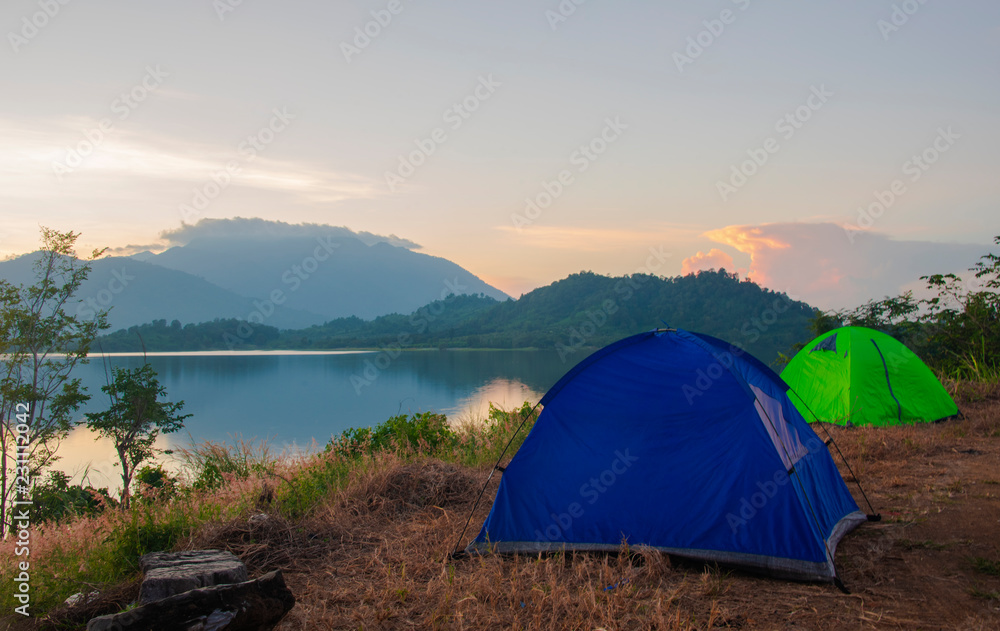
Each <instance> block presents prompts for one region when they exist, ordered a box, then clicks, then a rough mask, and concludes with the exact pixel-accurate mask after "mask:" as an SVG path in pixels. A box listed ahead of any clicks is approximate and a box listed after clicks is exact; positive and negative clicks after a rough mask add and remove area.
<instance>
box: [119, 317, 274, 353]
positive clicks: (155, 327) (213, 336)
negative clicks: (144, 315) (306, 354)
mask: <svg viewBox="0 0 1000 631" xmlns="http://www.w3.org/2000/svg"><path fill="white" fill-rule="evenodd" d="M241 327H246V323H245V322H244V321H242V320H237V319H235V318H230V319H220V318H216V319H215V320H212V321H211V322H203V323H201V324H185V325H181V323H180V321H179V320H173V321H172V322H170V324H167V321H166V320H153V321H152V322H150V323H149V324H142V325H138V326H131V327H129V328H127V329H118V330H117V331H115V332H114V333H109V334H108V335H105V336H104V337H102V338H101V339H100V345H101V349H102V350H104V351H105V352H108V353H118V352H127V351H140V350H144V349H143V345H144V346H145V350H148V351H150V352H159V351H198V350H213V349H226V348H228V346H227V342H226V340H231V339H233V338H234V337H235V338H236V339H239V340H241V341H242V343H241V344H240V345H239V347H238V350H251V349H258V348H267V347H269V346H271V345H272V343H273V342H274V341H275V340H277V339H278V329H276V328H275V327H273V326H268V325H266V324H259V323H255V324H253V326H251V327H249V328H247V329H246V330H247V331H248V333H249V334H248V335H247V336H246V337H241V336H240V335H238V334H237V335H235V336H234V333H238V332H240V331H243V330H244V329H243V328H241ZM140 340H141V342H140Z"/></svg>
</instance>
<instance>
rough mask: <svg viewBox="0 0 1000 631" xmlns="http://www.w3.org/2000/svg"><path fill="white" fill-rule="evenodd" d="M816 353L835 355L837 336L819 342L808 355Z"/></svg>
mask: <svg viewBox="0 0 1000 631" xmlns="http://www.w3.org/2000/svg"><path fill="white" fill-rule="evenodd" d="M816 351H833V352H834V353H836V352H837V336H836V335H831V336H830V337H828V338H826V339H825V340H823V341H822V342H820V343H819V344H817V345H816V346H814V347H813V349H812V350H811V351H809V352H810V353H815V352H816Z"/></svg>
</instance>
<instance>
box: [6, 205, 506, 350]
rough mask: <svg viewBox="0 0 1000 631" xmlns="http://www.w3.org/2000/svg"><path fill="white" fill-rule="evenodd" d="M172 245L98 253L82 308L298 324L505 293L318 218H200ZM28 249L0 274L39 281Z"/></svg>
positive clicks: (400, 244) (447, 265)
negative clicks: (312, 220) (129, 252)
mask: <svg viewBox="0 0 1000 631" xmlns="http://www.w3.org/2000/svg"><path fill="white" fill-rule="evenodd" d="M164 236H165V238H167V239H168V240H170V241H171V242H172V243H174V244H175V245H174V247H171V248H169V249H168V250H166V251H164V252H162V253H160V254H153V253H151V252H149V251H145V252H141V253H139V254H135V255H133V256H131V257H105V258H102V259H98V260H97V261H94V262H93V266H92V270H91V273H90V277H89V279H88V280H87V282H86V283H85V284H84V285H83V287H81V289H80V291H79V293H78V294H77V296H76V297H77V298H79V299H81V300H82V301H83V303H82V304H81V305H80V306H79V310H78V314H79V315H81V316H84V317H92V316H93V314H94V313H96V310H97V309H110V314H109V321H110V322H111V324H112V330H114V329H118V328H127V327H131V326H136V325H139V324H142V323H146V322H152V321H153V320H161V319H165V320H167V321H168V322H169V321H172V320H179V321H180V322H186V323H192V322H208V321H211V320H215V319H230V318H235V319H240V320H249V321H251V322H253V323H254V324H262V325H266V326H273V327H277V328H279V329H299V328H303V327H307V326H310V325H315V324H320V323H323V322H326V321H328V320H331V319H336V318H342V317H351V316H354V317H360V318H365V319H371V318H375V317H378V316H381V315H385V314H389V313H410V312H412V311H414V310H416V309H418V308H419V307H421V306H423V305H426V304H428V303H430V302H432V301H434V300H439V299H442V298H446V297H447V296H448V295H450V294H477V295H478V294H483V295H485V296H490V297H492V298H494V299H497V300H506V299H507V298H508V296H507V295H506V294H504V293H503V292H502V291H500V290H498V289H496V288H495V287H492V286H490V285H488V284H486V283H485V282H483V281H482V280H480V279H479V278H478V277H476V276H475V275H474V274H472V273H471V272H469V271H467V270H465V269H463V268H462V267H460V266H458V265H456V264H455V263H452V262H451V261H448V260H446V259H443V258H439V257H434V256H428V255H426V254H422V253H419V252H414V251H413V248H418V247H419V246H418V245H417V244H415V243H413V242H412V241H407V240H406V239H401V238H399V237H396V236H393V235H390V236H388V237H384V236H380V235H374V234H371V233H367V232H353V231H351V230H349V229H347V228H340V227H335V226H322V225H315V224H298V225H292V224H287V223H283V222H276V221H264V220H262V219H203V220H201V221H200V222H198V223H197V224H196V225H193V226H187V225H186V226H183V227H181V228H180V229H178V230H174V231H170V232H167V233H164ZM36 256H37V254H35V255H25V256H22V257H18V258H16V259H13V260H9V261H3V262H0V278H3V279H7V280H9V281H12V282H15V283H22V284H29V283H33V282H34V273H33V270H32V262H33V261H34V260H36Z"/></svg>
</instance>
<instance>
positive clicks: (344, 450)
mask: <svg viewBox="0 0 1000 631" xmlns="http://www.w3.org/2000/svg"><path fill="white" fill-rule="evenodd" d="M454 443H455V432H453V431H452V430H451V428H450V427H449V426H448V419H447V418H446V417H445V415H444V414H435V413H433V412H424V413H423V414H413V415H412V416H407V415H406V414H401V415H399V416H393V417H392V418H390V419H389V420H387V421H385V422H383V423H380V424H378V425H376V426H375V427H362V428H360V429H348V430H347V431H345V432H343V433H342V434H341V435H340V438H339V439H334V440H332V441H330V443H329V444H328V445H327V447H326V449H327V451H334V452H337V453H340V454H343V455H347V456H353V455H357V454H362V453H372V452H375V451H382V450H389V449H394V450H399V449H413V450H416V449H420V451H425V452H430V453H433V452H435V451H437V450H438V449H440V448H442V447H448V446H451V445H453V444H454Z"/></svg>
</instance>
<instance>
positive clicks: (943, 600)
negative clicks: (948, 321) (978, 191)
mask: <svg viewBox="0 0 1000 631" xmlns="http://www.w3.org/2000/svg"><path fill="white" fill-rule="evenodd" d="M961 405H962V408H963V410H964V411H965V413H966V418H965V419H964V420H953V421H948V422H945V423H940V424H935V425H928V426H919V427H897V428H886V429H873V428H853V429H848V428H840V427H830V428H828V431H829V433H830V434H831V435H832V436H833V437H834V438H835V439H836V442H837V444H838V445H839V447H840V449H841V450H842V451H843V453H844V455H845V456H846V458H847V459H848V461H849V462H850V463H851V465H852V467H853V469H854V472H855V473H856V474H857V475H858V477H859V478H860V480H861V482H862V484H863V485H864V487H865V490H866V491H867V493H868V496H869V497H870V498H871V500H872V502H873V504H874V505H875V508H876V509H877V510H879V511H880V512H881V513H882V514H883V517H884V520H883V521H882V522H880V523H873V524H866V525H862V526H861V527H860V528H859V529H858V530H856V531H854V532H853V533H851V534H850V535H848V536H847V537H846V538H845V539H844V540H843V542H842V543H841V546H840V548H839V549H838V552H837V562H838V566H839V568H840V571H841V576H842V578H843V579H844V580H845V582H846V583H847V585H848V586H849V587H850V588H851V590H852V592H853V593H852V594H850V595H847V594H842V593H841V592H839V591H837V590H836V589H835V588H834V587H832V586H830V585H825V584H821V585H816V584H802V583H791V582H786V581H779V580H773V579H768V578H763V577H759V576H754V575H750V574H745V573H741V572H733V571H728V570H725V569H719V568H717V567H714V566H711V567H708V566H704V565H700V564H692V563H685V562H679V561H676V560H674V561H673V562H672V560H671V559H670V558H668V557H666V556H664V555H662V554H660V553H658V552H656V551H653V550H649V549H642V548H635V549H631V550H625V549H623V550H622V551H621V553H619V554H604V555H601V554H568V555H561V554H555V555H550V556H545V557H526V556H485V557H480V556H473V557H466V558H460V559H452V558H450V557H449V552H450V551H451V550H452V548H453V547H454V545H455V543H456V540H457V538H458V536H459V533H460V532H461V530H462V528H463V526H464V525H465V521H466V518H467V516H468V513H469V511H470V510H471V508H472V504H473V502H474V500H475V497H476V496H477V495H478V493H479V490H480V488H481V486H482V484H483V483H484V482H485V480H486V478H487V476H488V474H489V470H488V468H485V467H466V466H461V465H456V464H451V463H448V462H443V461H441V460H437V459H433V458H427V457H421V456H419V455H417V456H414V455H413V454H397V453H381V454H377V455H375V456H370V457H367V458H366V459H364V460H363V461H361V462H357V463H356V464H355V465H353V466H352V467H351V468H350V469H348V470H345V471H346V472H345V473H344V474H343V476H342V478H339V479H341V483H339V484H338V485H337V486H335V487H330V488H325V487H324V488H323V489H320V490H315V489H313V490H310V491H309V493H311V495H309V497H310V498H311V499H310V501H309V503H308V505H307V506H305V507H297V508H296V510H295V511H293V512H292V513H290V512H289V511H288V510H287V506H288V505H287V501H288V498H289V497H291V495H290V494H293V493H295V492H296V491H299V492H302V493H305V490H304V487H302V488H298V487H296V485H297V484H299V485H305V484H307V483H309V484H312V482H310V481H313V480H316V479H318V476H319V475H320V473H322V472H323V471H332V470H338V471H339V469H337V468H338V467H342V466H343V464H344V462H343V461H341V460H338V458H337V457H335V456H332V455H329V454H320V455H318V456H316V458H314V459H313V460H312V461H310V462H308V463H304V462H299V463H297V464H295V465H294V466H290V467H289V468H287V469H280V470H276V471H275V472H274V474H273V475H267V476H258V477H251V478H248V479H245V480H242V481H239V482H238V483H234V484H232V485H227V486H226V487H223V488H220V489H219V490H217V491H214V492H213V493H214V495H205V496H204V499H203V501H205V502H215V501H224V502H227V503H229V504H230V505H233V506H238V507H239V508H238V510H237V511H236V512H235V513H232V514H230V515H229V516H228V517H226V518H224V519H218V520H209V521H207V522H205V523H203V524H202V525H201V526H199V527H198V528H196V530H195V531H194V532H193V533H192V534H191V536H189V537H187V538H184V539H183V540H180V541H178V543H177V547H178V548H183V549H197V548H221V549H228V550H230V551H232V552H233V553H235V554H236V555H238V556H239V557H240V558H242V559H243V560H244V561H245V562H246V563H247V566H248V569H249V571H250V573H251V575H253V576H259V575H260V574H263V573H265V572H267V571H269V570H271V569H275V568H281V569H282V570H284V572H285V576H286V580H287V582H288V584H289V586H290V587H291V589H292V591H293V592H294V594H295V596H296V599H297V605H296V607H295V608H294V609H293V610H292V611H291V612H290V613H289V615H288V616H287V617H286V619H285V620H284V621H283V622H282V623H281V625H280V626H279V629H282V630H286V631H291V630H303V631H304V630H312V629H710V628H738V629H775V628H782V629H842V628H863V629H864V628H891V629H900V628H903V629H969V630H977V629H996V628H1000V603H998V601H997V600H996V599H995V598H992V597H990V596H991V595H994V594H996V593H997V592H998V590H1000V577H996V576H994V575H992V574H990V573H989V572H984V571H982V567H986V565H985V564H984V563H982V562H980V563H979V564H978V565H976V564H975V563H973V562H972V561H970V559H987V560H990V561H991V562H993V560H995V559H998V558H1000V547H998V542H997V540H996V534H997V527H996V524H997V521H998V520H1000V497H998V496H1000V490H998V488H1000V487H998V485H997V480H998V473H997V471H1000V389H997V388H993V389H992V390H989V389H986V390H983V391H980V392H977V393H975V396H974V397H972V398H971V399H964V400H962V402H961ZM818 433H819V435H820V436H821V437H825V434H824V432H823V431H819V432H818ZM834 454H835V456H834V458H835V460H838V464H842V463H840V462H839V457H838V456H837V455H836V452H834ZM842 471H843V472H844V474H845V479H847V480H848V485H849V486H850V487H852V491H856V490H857V487H856V486H855V485H854V482H853V478H851V476H849V475H848V474H847V470H846V469H843V468H842ZM496 484H497V480H496V478H494V479H493V481H492V482H491V484H490V488H489V489H488V490H487V493H486V496H485V498H484V501H483V503H482V505H481V506H480V507H479V508H478V510H477V511H476V514H475V515H474V516H473V519H472V526H471V527H470V532H469V533H466V535H465V538H464V540H463V541H462V543H463V545H464V543H466V542H467V541H468V540H469V539H470V538H471V537H472V536H474V535H475V533H476V532H477V531H478V528H479V527H480V525H481V524H482V522H483V520H484V519H485V517H486V515H487V513H488V511H489V505H490V500H491V498H492V495H493V493H495V491H496ZM310 488H312V487H310ZM856 497H857V499H858V500H859V505H861V506H862V507H864V504H863V503H862V500H861V497H860V495H857V494H856ZM293 513H294V515H293ZM262 515H266V517H263V516H262ZM295 515H298V516H295ZM98 527H100V524H99V523H98V522H94V521H90V522H80V523H79V524H77V525H74V526H72V527H71V528H78V529H83V530H86V529H87V528H91V529H93V528H98ZM76 536H79V534H78V535H76ZM39 545H40V546H42V547H43V548H44V544H43V543H40V544H39ZM989 567H993V566H992V565H990V566H989ZM117 589H118V590H119V591H118V592H116V593H115V592H112V591H106V592H105V595H106V602H104V604H103V605H102V606H103V607H104V608H105V609H107V608H114V607H120V606H121V602H122V601H123V600H124V599H127V598H128V594H129V593H130V592H129V590H133V589H134V585H133V584H132V583H127V584H125V585H122V586H119V587H118V588H117ZM95 606H96V605H94V604H91V605H89V607H91V608H90V609H88V610H87V611H86V615H89V614H91V613H93V612H94V611H95V609H94V607H95ZM84 615H85V613H84V611H83V610H82V609H80V608H76V609H64V610H60V611H56V612H53V613H52V616H51V618H50V619H53V620H54V619H58V620H60V621H62V622H64V623H66V624H67V625H68V626H67V627H65V628H82V627H81V626H74V625H80V624H81V622H80V621H82V620H83V618H84ZM38 626H39V625H38V624H37V622H36V623H35V624H34V625H32V626H27V627H23V628H38ZM0 628H2V625H0Z"/></svg>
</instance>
